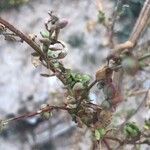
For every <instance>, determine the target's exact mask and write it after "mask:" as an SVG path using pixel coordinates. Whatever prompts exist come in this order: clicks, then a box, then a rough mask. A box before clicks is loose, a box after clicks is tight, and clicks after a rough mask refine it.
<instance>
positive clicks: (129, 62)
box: [121, 56, 140, 75]
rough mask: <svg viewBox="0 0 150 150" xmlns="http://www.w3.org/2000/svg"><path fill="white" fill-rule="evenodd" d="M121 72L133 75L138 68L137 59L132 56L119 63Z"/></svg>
mask: <svg viewBox="0 0 150 150" xmlns="http://www.w3.org/2000/svg"><path fill="white" fill-rule="evenodd" d="M121 65H122V68H123V70H124V71H125V72H126V73H127V74H129V75H135V74H136V73H137V71H138V70H139V68H140V65H139V62H138V59H136V58H135V57H133V56H127V57H124V58H123V59H122V62H121Z"/></svg>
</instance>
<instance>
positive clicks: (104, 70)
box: [96, 66, 112, 81]
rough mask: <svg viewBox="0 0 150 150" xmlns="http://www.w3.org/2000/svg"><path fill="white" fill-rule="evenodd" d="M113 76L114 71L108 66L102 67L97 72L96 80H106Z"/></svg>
mask: <svg viewBox="0 0 150 150" xmlns="http://www.w3.org/2000/svg"><path fill="white" fill-rule="evenodd" d="M111 75H112V70H111V69H110V68H109V67H108V66H102V67H101V68H100V69H99V70H98V71H97V72H96V80H97V81H100V80H104V79H106V78H108V77H110V76H111Z"/></svg>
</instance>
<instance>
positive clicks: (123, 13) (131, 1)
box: [115, 0, 144, 41]
mask: <svg viewBox="0 0 150 150" xmlns="http://www.w3.org/2000/svg"><path fill="white" fill-rule="evenodd" d="M116 2H117V0H115V3H116ZM143 4H144V0H123V1H121V3H120V6H119V11H120V18H119V22H121V23H122V22H124V23H123V24H122V25H123V26H122V27H121V28H120V29H119V30H118V31H117V32H116V35H117V37H119V38H118V40H120V41H125V40H127V39H128V37H129V35H130V33H131V31H132V27H133V26H134V23H135V20H136V19H137V17H138V16H139V13H140V10H141V8H142V6H143ZM124 6H126V7H124Z"/></svg>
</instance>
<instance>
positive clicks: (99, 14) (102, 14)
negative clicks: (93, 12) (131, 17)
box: [98, 11, 106, 23]
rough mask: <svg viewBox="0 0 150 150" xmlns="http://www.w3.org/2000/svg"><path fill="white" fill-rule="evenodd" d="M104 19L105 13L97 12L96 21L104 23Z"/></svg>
mask: <svg viewBox="0 0 150 150" xmlns="http://www.w3.org/2000/svg"><path fill="white" fill-rule="evenodd" d="M105 20H106V17H105V13H104V12H102V11H99V12H98V22H99V23H104V22H105Z"/></svg>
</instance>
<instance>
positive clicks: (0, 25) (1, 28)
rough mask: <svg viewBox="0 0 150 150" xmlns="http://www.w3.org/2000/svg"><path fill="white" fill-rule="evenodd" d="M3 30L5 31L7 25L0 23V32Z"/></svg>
mask: <svg viewBox="0 0 150 150" xmlns="http://www.w3.org/2000/svg"><path fill="white" fill-rule="evenodd" d="M1 31H5V26H4V25H3V24H1V23H0V32H1Z"/></svg>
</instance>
